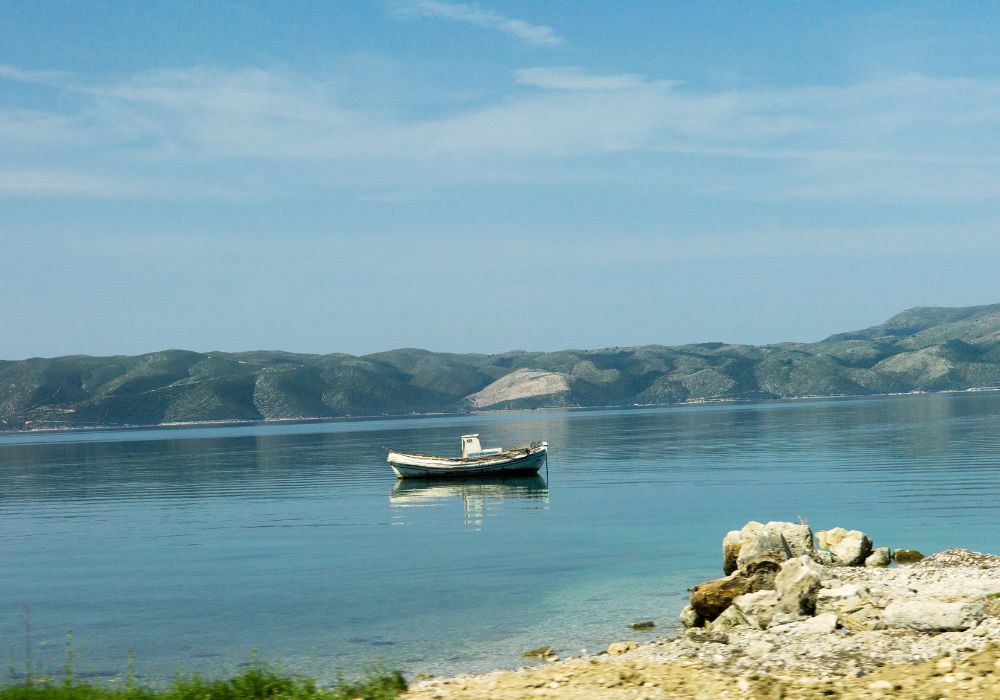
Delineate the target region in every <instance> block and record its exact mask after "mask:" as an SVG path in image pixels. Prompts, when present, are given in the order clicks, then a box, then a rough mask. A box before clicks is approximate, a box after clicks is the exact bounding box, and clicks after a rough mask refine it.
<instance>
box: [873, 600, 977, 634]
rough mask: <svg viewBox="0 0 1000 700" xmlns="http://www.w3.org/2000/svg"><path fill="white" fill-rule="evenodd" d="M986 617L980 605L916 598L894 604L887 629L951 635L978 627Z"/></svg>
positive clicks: (888, 610)
mask: <svg viewBox="0 0 1000 700" xmlns="http://www.w3.org/2000/svg"><path fill="white" fill-rule="evenodd" d="M984 616H985V611H984V610H983V606H982V605H981V604H980V603H976V602H971V601H958V602H946V601H941V600H935V599H928V598H914V599H910V600H899V601H895V602H893V603H890V604H889V605H888V606H887V607H886V609H885V613H884V615H883V618H884V620H885V625H886V627H891V628H908V629H913V630H917V631H919V632H941V631H944V632H949V631H957V630H967V629H969V628H970V627H975V626H976V625H977V624H979V621H980V620H982V619H983V617H984Z"/></svg>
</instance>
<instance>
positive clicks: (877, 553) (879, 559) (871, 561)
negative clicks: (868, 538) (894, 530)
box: [865, 547, 892, 567]
mask: <svg viewBox="0 0 1000 700" xmlns="http://www.w3.org/2000/svg"><path fill="white" fill-rule="evenodd" d="M890 561H892V553H891V552H890V551H889V548H888V547H877V548H875V549H874V550H873V551H872V553H871V556H869V557H868V558H867V559H865V566H868V567H875V566H889V562H890Z"/></svg>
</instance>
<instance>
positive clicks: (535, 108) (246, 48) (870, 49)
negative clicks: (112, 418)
mask: <svg viewBox="0 0 1000 700" xmlns="http://www.w3.org/2000/svg"><path fill="white" fill-rule="evenodd" d="M997 46H1000V5H997V4H995V3H978V2H968V3H961V2H956V3H915V2H908V3H837V4H829V3H818V2H817V3H745V2H741V3H737V2H733V3H727V2H726V3H691V2H676V3H674V2H642V3H640V2H632V3H622V2H610V1H609V2H592V3H578V2H548V3H537V2H500V1H496V2H483V3H458V2H445V1H444V0H386V1H384V2H383V1H378V0H377V1H373V2H370V3H362V2H341V3H327V2H315V3H312V2H287V3H276V2H272V3H263V2H239V1H232V2H214V3H202V2H161V3H121V2H78V3H63V2H44V1H41V0H36V1H30V2H28V1H20V0H7V1H6V2H4V3H3V4H2V5H0V243H2V248H0V261H2V264H0V295H2V298H3V299H4V300H5V303H4V304H2V305H0V358H3V359H20V358H24V357H29V356H54V355H63V354H74V353H83V354H93V355H104V354H135V353H140V352H148V351H153V350H158V349H162V348H167V347H182V348H189V349H194V350H213V349H219V350H233V351H236V350H247V349H271V348H280V349H285V350H290V351H298V352H349V353H355V354H359V353H367V352H374V351H378V350H384V349H390V348H395V347H423V348H428V349H432V350H441V351H455V352H468V351H476V352H502V351H505V350H509V349H514V348H521V349H538V350H554V349H561V348H597V347H607V346H625V345H639V344H647V343H662V344H679V343H687V342H701V341H709V340H722V341H730V342H746V343H758V344H759V343H768V342H779V341H785V340H799V341H809V340H817V339H820V338H822V337H825V336H826V335H829V334H831V333H835V332H840V331H846V330H851V329H855V328H860V327H864V326H867V325H871V324H873V323H877V322H880V321H882V320H884V319H885V318H887V317H888V316H890V315H892V314H893V313H896V312H898V311H901V310H903V309H905V308H908V307H911V306H918V305H943V306H958V305H970V304H985V303H996V302H1000V286H998V284H997V279H998V275H997V270H998V269H1000V51H997V50H996V47H997Z"/></svg>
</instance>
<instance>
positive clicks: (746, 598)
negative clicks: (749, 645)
mask: <svg viewBox="0 0 1000 700" xmlns="http://www.w3.org/2000/svg"><path fill="white" fill-rule="evenodd" d="M777 604H778V593H777V591H756V592H754V593H746V594H744V595H741V596H740V597H739V598H737V599H736V600H734V601H733V607H734V608H736V609H737V610H738V611H739V612H740V615H742V617H743V619H744V620H745V621H746V624H747V625H749V626H750V627H753V628H755V629H759V630H765V629H767V628H768V627H769V626H770V625H771V618H772V617H773V616H774V609H775V607H776V606H777Z"/></svg>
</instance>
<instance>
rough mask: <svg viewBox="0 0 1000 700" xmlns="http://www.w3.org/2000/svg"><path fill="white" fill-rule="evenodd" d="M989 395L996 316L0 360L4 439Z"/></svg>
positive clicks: (995, 368) (999, 308)
mask: <svg viewBox="0 0 1000 700" xmlns="http://www.w3.org/2000/svg"><path fill="white" fill-rule="evenodd" d="M986 387H1000V304H993V305H988V306H971V307H962V308H940V307H920V308H914V309H910V310H908V311H904V312H903V313H901V314H898V315H896V316H893V317H892V318H890V319H889V320H888V321H886V322H885V323H882V324H879V325H877V326H872V327H871V328H866V329H864V330H860V331H854V332H851V333H839V334H837V335H832V336H830V337H829V338H827V339H826V340H822V341H820V342H816V343H778V344H774V345H762V346H753V345H734V344H727V343H699V344H693V345H679V346H662V345H644V346H641V347H630V348H624V347H623V348H617V347H616V348H605V349H601V350H562V351H558V352H527V351H521V350H515V351H511V352H505V353H502V354H499V355H482V354H450V353H439V352H430V351H427V350H417V349H409V348H407V349H401V350H391V351H388V352H379V353H375V354H371V355H363V356H354V355H346V354H339V353H334V354H327V355H309V354H294V353H289V352H280V351H254V352H236V353H230V352H191V351H187V350H163V351H161V352H154V353H149V354H145V355H137V356H114V357H91V356H85V355H71V356H66V357H54V358H31V359H27V360H19V361H0V430H25V429H41V428H76V427H103V426H108V427H110V426H123V425H155V424H161V423H175V422H189V421H259V420H278V419H295V418H333V417H341V416H381V415H405V414H421V413H459V412H471V411H482V410H496V409H522V408H543V407H584V406H631V405H657V404H677V403H685V402H702V401H738V400H760V399H782V398H795V397H803V396H847V395H865V394H886V393H902V392H912V391H946V390H963V389H972V388H986Z"/></svg>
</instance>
